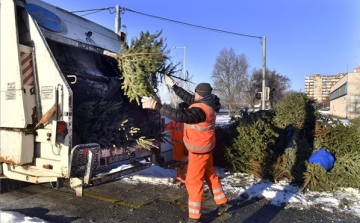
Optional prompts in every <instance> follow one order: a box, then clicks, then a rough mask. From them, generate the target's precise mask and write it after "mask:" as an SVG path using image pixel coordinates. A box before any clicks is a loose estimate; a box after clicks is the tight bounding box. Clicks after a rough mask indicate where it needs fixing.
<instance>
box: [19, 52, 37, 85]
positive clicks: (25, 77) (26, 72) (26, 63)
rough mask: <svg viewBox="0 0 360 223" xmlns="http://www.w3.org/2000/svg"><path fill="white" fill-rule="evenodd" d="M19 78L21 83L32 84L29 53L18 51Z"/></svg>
mask: <svg viewBox="0 0 360 223" xmlns="http://www.w3.org/2000/svg"><path fill="white" fill-rule="evenodd" d="M20 61H21V79H22V84H23V85H29V86H34V75H33V68H32V62H31V54H30V53H25V52H22V51H20Z"/></svg>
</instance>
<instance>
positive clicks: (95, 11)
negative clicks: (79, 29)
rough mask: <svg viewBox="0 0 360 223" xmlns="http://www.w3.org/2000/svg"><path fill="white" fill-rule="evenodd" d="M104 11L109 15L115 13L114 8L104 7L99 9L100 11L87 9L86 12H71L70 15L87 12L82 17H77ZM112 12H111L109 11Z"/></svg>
mask: <svg viewBox="0 0 360 223" xmlns="http://www.w3.org/2000/svg"><path fill="white" fill-rule="evenodd" d="M104 10H108V11H109V13H110V14H114V13H115V7H106V8H101V9H87V10H81V11H72V12H71V13H79V12H89V13H86V14H83V15H79V16H86V15H90V14H95V13H98V12H101V11H104ZM111 10H113V11H111Z"/></svg>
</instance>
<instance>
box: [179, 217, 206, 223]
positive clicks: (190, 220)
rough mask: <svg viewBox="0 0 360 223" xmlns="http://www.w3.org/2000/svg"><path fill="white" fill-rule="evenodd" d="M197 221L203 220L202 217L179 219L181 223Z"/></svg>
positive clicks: (194, 222)
mask: <svg viewBox="0 0 360 223" xmlns="http://www.w3.org/2000/svg"><path fill="white" fill-rule="evenodd" d="M197 222H201V221H200V219H193V218H182V219H180V220H179V223H197Z"/></svg>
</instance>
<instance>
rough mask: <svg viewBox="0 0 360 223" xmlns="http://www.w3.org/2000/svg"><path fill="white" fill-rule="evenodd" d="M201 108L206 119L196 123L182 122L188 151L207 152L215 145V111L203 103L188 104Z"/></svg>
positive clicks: (191, 106)
mask: <svg viewBox="0 0 360 223" xmlns="http://www.w3.org/2000/svg"><path fill="white" fill-rule="evenodd" d="M193 107H198V108H201V109H202V110H203V111H204V112H205V114H206V120H205V121H204V122H200V123H197V124H187V123H185V124H184V143H185V146H186V148H187V149H188V150H189V152H192V153H207V152H210V151H211V150H213V149H214V147H215V121H216V112H215V111H214V110H213V109H212V108H211V107H209V106H208V105H205V104H204V103H194V104H192V105H190V107H189V108H190V109H191V108H193Z"/></svg>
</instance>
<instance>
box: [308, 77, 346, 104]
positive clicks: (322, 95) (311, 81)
mask: <svg viewBox="0 0 360 223" xmlns="http://www.w3.org/2000/svg"><path fill="white" fill-rule="evenodd" d="M345 75H346V73H340V74H338V75H321V74H314V75H313V76H307V77H305V93H306V94H307V95H308V96H309V97H310V98H313V99H315V100H316V101H317V103H318V104H320V105H321V106H324V107H329V106H330V101H329V95H330V90H331V87H332V86H334V85H335V84H336V83H337V82H338V81H339V80H340V79H341V78H342V77H344V76H345Z"/></svg>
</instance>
